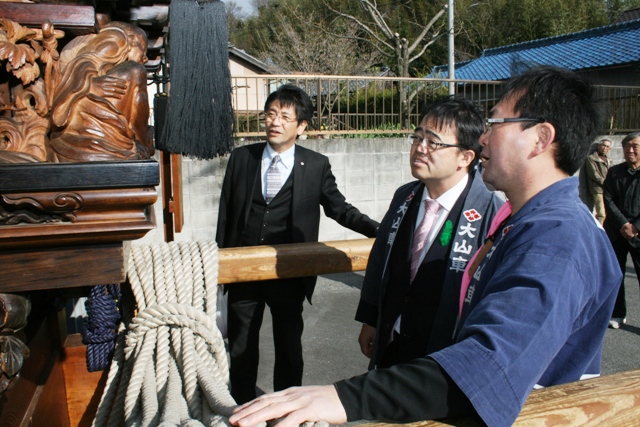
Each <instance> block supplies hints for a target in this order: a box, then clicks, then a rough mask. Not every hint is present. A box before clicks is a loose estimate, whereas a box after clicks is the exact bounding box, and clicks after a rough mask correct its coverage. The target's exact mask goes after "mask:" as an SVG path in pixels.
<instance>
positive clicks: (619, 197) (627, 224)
mask: <svg viewBox="0 0 640 427" xmlns="http://www.w3.org/2000/svg"><path fill="white" fill-rule="evenodd" d="M622 154H623V155H624V163H620V164H619V165H615V166H612V167H611V169H609V173H608V174H607V178H606V179H605V181H604V186H603V189H604V204H605V208H606V210H607V217H606V219H605V221H604V229H605V231H606V232H607V235H608V236H609V240H611V245H612V246H613V250H614V252H615V253H616V257H617V258H618V263H619V264H620V270H622V275H623V276H622V282H621V284H620V290H619V291H618V298H617V299H616V304H615V306H614V308H613V314H612V315H611V321H610V322H609V327H610V328H613V329H618V328H619V327H620V325H621V324H623V323H626V321H627V303H626V300H625V292H624V273H625V270H626V265H627V254H631V260H632V261H633V267H634V268H635V271H636V274H637V275H638V277H640V239H639V238H638V229H639V228H640V173H638V170H639V169H640V132H634V133H631V134H629V135H627V136H626V137H625V138H624V139H623V140H622Z"/></svg>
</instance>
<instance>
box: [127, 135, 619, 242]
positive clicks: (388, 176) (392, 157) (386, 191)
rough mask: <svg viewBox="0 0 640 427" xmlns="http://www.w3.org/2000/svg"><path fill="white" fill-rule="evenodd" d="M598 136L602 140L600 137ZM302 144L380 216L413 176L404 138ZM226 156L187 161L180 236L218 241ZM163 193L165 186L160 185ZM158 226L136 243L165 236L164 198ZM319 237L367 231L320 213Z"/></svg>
mask: <svg viewBox="0 0 640 427" xmlns="http://www.w3.org/2000/svg"><path fill="white" fill-rule="evenodd" d="M609 138H610V139H611V140H613V143H614V144H613V149H612V152H611V157H612V159H614V163H616V164H617V163H620V162H622V161H623V158H622V148H621V146H620V141H621V140H622V138H623V136H612V137H609ZM597 140H600V138H598V139H597ZM298 144H299V145H302V146H304V147H306V148H309V149H312V150H315V151H317V152H320V153H322V154H324V155H326V156H327V157H329V161H330V162H331V168H332V170H333V173H334V175H335V177H336V182H337V184H338V188H339V189H340V191H341V192H342V194H344V195H345V197H346V199H347V201H348V202H349V203H351V204H352V205H354V206H356V207H357V208H358V209H359V210H360V211H361V212H364V213H365V214H367V215H369V216H370V217H371V218H373V219H375V220H377V221H380V220H381V219H382V217H383V216H384V214H385V213H386V211H387V208H388V207H389V202H390V201H391V197H392V196H393V193H394V192H395V190H396V189H397V188H398V187H399V186H400V185H402V184H404V183H406V182H409V181H412V180H413V177H412V176H411V170H410V168H409V148H410V146H409V145H408V144H407V143H406V142H405V139H404V138H367V139H307V140H299V141H298ZM227 160H228V156H224V157H220V158H216V159H213V160H206V161H204V160H193V159H188V158H185V159H184V160H183V170H182V182H183V203H184V206H183V208H184V217H185V224H184V228H183V231H182V232H181V233H176V234H175V240H176V241H196V240H215V235H216V223H217V221H218V202H219V199H220V191H221V189H222V180H223V178H224V173H225V170H226V166H227ZM158 194H161V189H160V188H159V189H158ZM155 214H156V222H157V224H158V228H157V229H156V230H154V231H151V232H149V233H148V234H147V235H146V236H145V237H144V238H142V239H139V240H137V241H136V242H135V243H143V244H150V243H158V242H162V241H164V233H163V228H162V201H161V200H158V202H157V203H156V205H155ZM321 218H322V219H321V221H320V241H329V240H346V239H358V238H362V237H363V236H362V235H360V234H358V233H355V232H353V231H351V230H348V229H346V228H343V227H342V226H340V225H339V224H337V223H336V222H335V221H333V220H331V219H329V218H327V217H325V216H324V214H322V215H321Z"/></svg>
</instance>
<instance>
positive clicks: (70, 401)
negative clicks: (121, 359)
mask: <svg viewBox="0 0 640 427" xmlns="http://www.w3.org/2000/svg"><path fill="white" fill-rule="evenodd" d="M74 335H77V336H76V337H74V336H73V335H70V336H69V340H68V342H69V341H77V340H78V339H81V338H79V334H74ZM63 355H64V363H63V367H64V381H65V383H66V388H67V408H68V412H69V423H70V425H71V426H74V427H75V426H77V427H89V426H91V423H92V422H93V418H94V417H95V414H96V412H97V410H98V404H99V403H100V398H101V396H102V391H103V390H104V387H105V384H106V382H107V375H108V371H99V372H89V371H87V362H86V357H87V347H85V346H78V347H66V346H65V348H64V349H63ZM59 403H61V402H59Z"/></svg>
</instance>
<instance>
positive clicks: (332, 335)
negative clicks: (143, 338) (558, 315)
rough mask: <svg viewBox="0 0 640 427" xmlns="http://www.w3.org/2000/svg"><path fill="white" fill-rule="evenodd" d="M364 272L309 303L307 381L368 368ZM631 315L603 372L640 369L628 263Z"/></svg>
mask: <svg viewBox="0 0 640 427" xmlns="http://www.w3.org/2000/svg"><path fill="white" fill-rule="evenodd" d="M362 274H363V273H344V274H334V275H327V276H321V277H320V278H319V280H318V285H317V286H316V292H315V294H314V297H313V305H312V306H310V305H308V304H305V308H304V316H305V332H304V335H303V346H304V360H305V374H304V378H303V384H305V385H311V384H331V383H333V382H335V381H337V380H339V379H342V378H348V377H351V376H354V375H358V374H360V373H363V372H366V370H367V362H368V359H367V358H365V357H364V356H363V355H362V354H361V353H360V348H359V346H358V343H357V336H358V333H359V332H360V324H358V323H356V322H355V321H354V320H353V316H354V313H355V309H356V306H357V303H358V299H359V295H360V290H359V287H360V285H361V283H362ZM626 292H627V304H628V308H629V316H628V318H627V324H626V325H624V326H623V327H622V328H621V329H619V330H613V329H608V330H607V335H606V337H605V347H604V355H603V361H602V363H603V367H602V373H603V374H611V373H615V372H620V371H627V370H632V369H640V291H639V288H638V279H637V278H636V276H635V274H634V272H633V267H632V266H631V264H630V263H629V265H628V266H627V280H626ZM261 332H262V336H261V343H260V348H261V350H262V351H261V354H260V371H259V377H258V387H259V388H261V389H262V390H264V391H271V390H272V389H273V383H272V380H271V378H272V371H271V369H272V368H273V343H272V338H271V318H270V316H269V314H268V310H266V313H265V319H264V324H263V326H262V331H261Z"/></svg>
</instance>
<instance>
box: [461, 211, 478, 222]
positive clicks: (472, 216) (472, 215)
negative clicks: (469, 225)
mask: <svg viewBox="0 0 640 427" xmlns="http://www.w3.org/2000/svg"><path fill="white" fill-rule="evenodd" d="M464 217H465V218H467V220H468V221H469V222H474V221H478V220H479V219H481V218H482V216H481V215H480V214H479V213H478V211H477V210H475V209H469V210H468V211H464Z"/></svg>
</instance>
